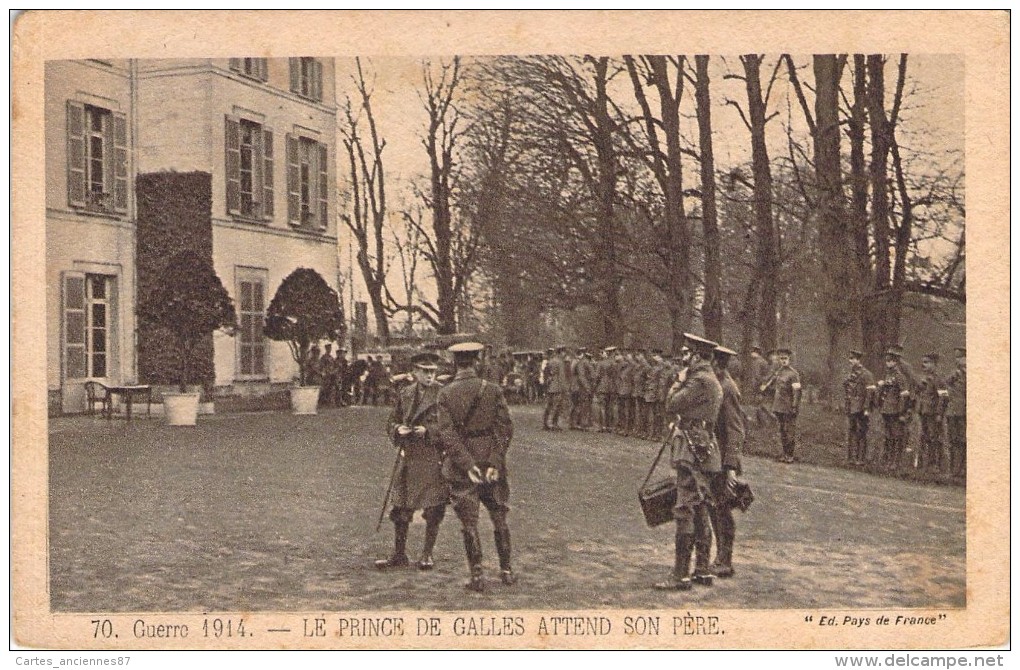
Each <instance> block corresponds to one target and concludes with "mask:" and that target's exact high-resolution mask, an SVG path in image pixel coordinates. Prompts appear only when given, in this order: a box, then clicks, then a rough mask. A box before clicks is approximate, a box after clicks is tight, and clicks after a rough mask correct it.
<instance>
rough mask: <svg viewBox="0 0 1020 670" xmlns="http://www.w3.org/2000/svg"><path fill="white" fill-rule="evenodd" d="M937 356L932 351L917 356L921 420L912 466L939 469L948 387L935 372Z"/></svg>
mask: <svg viewBox="0 0 1020 670" xmlns="http://www.w3.org/2000/svg"><path fill="white" fill-rule="evenodd" d="M938 365H939V355H938V354H937V353H935V352H932V353H928V354H925V355H924V356H923V357H922V358H921V376H920V378H919V379H918V380H917V387H916V389H915V390H916V394H915V397H916V401H917V405H916V407H917V417H918V419H920V423H921V442H920V449H919V451H918V454H917V460H916V467H918V468H921V469H924V470H931V471H935V472H938V471H941V470H942V467H943V461H944V459H943V456H942V450H943V447H944V444H945V431H944V429H943V419H944V418H945V415H946V407H947V406H948V404H949V389H948V388H947V387H946V383H945V381H944V380H943V379H942V377H941V376H940V375H939V373H938Z"/></svg>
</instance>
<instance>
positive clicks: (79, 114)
mask: <svg viewBox="0 0 1020 670" xmlns="http://www.w3.org/2000/svg"><path fill="white" fill-rule="evenodd" d="M67 203H68V204H69V205H71V206H72V207H84V206H85V105H83V104H82V103H80V102H75V101H74V100H68V101H67Z"/></svg>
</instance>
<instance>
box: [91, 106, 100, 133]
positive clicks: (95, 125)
mask: <svg viewBox="0 0 1020 670" xmlns="http://www.w3.org/2000/svg"><path fill="white" fill-rule="evenodd" d="M89 128H91V129H92V130H94V131H100V132H101V131H102V130H103V113H102V112H101V111H100V110H98V109H92V108H90V109H89Z"/></svg>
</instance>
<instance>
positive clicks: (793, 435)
mask: <svg viewBox="0 0 1020 670" xmlns="http://www.w3.org/2000/svg"><path fill="white" fill-rule="evenodd" d="M792 356H793V351H792V350H791V349H789V348H787V347H781V348H779V349H776V363H777V366H778V367H777V368H776V369H775V370H774V371H773V372H772V375H771V376H770V377H769V379H768V380H766V381H765V383H764V384H762V385H761V386H760V387H759V389H760V391H761V392H762V393H763V394H765V395H766V397H769V396H771V398H772V413H773V414H774V415H775V416H776V419H777V420H778V421H779V441H780V443H781V445H782V448H783V455H782V456H781V457H780V459H779V461H780V462H781V463H793V462H794V461H795V460H796V457H795V456H794V451H795V449H796V447H797V415H798V414H799V413H800V400H801V383H800V373H798V372H797V370H796V369H794V367H793V366H792V365H790V358H791V357H792Z"/></svg>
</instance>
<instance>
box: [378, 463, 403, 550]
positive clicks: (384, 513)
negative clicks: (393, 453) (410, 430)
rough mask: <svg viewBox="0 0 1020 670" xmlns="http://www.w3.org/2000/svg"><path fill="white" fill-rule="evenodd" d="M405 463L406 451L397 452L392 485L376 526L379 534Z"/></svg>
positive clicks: (391, 479) (384, 500)
mask: <svg viewBox="0 0 1020 670" xmlns="http://www.w3.org/2000/svg"><path fill="white" fill-rule="evenodd" d="M403 461H404V450H403V449H398V450H397V460H395V461H393V472H391V473H390V485H389V486H387V487H386V497H384V498H383V501H382V509H381V510H379V521H378V522H376V524H375V532H377V533H378V532H379V529H380V528H382V522H383V519H384V518H385V517H386V508H387V507H388V506H389V504H390V494H392V493H393V482H395V481H396V480H397V473H398V472H400V466H401V464H402V463H403Z"/></svg>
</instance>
